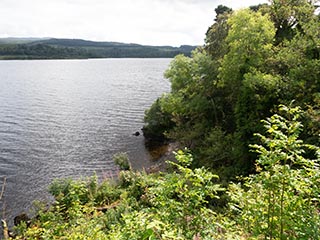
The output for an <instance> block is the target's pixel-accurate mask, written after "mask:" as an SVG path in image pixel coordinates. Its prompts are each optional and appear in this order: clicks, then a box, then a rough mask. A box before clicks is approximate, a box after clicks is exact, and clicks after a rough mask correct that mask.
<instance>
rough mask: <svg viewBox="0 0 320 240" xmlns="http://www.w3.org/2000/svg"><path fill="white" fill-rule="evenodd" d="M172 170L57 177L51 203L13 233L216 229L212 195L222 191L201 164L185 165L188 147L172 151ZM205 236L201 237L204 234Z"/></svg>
mask: <svg viewBox="0 0 320 240" xmlns="http://www.w3.org/2000/svg"><path fill="white" fill-rule="evenodd" d="M176 160H177V162H171V164H172V165H173V166H174V167H175V171H174V172H172V173H166V174H164V173H157V174H152V175H147V174H145V173H143V172H138V173H135V172H132V171H122V172H121V175H120V177H119V181H118V183H117V184H112V183H111V182H108V181H106V182H103V183H102V184H101V185H98V184H97V179H96V177H93V178H92V179H90V180H88V181H73V180H70V179H66V180H57V181H55V182H54V183H53V184H52V185H51V187H50V192H51V193H52V194H53V195H54V197H55V200H56V202H55V204H54V205H53V206H52V207H51V208H50V209H49V210H42V211H40V212H39V213H38V217H37V218H35V219H33V221H32V224H31V226H30V227H27V226H26V225H25V224H24V223H22V224H21V225H20V226H19V227H18V228H17V233H19V235H18V236H17V237H16V239H56V238H60V239H192V238H193V237H194V236H203V237H208V236H209V235H208V234H209V233H210V232H212V234H213V233H216V230H215V227H216V226H214V225H211V224H209V223H211V222H212V221H213V219H214V218H215V216H216V214H215V213H214V212H213V211H212V210H211V209H210V208H209V202H210V201H211V199H216V198H219V197H218V193H219V192H221V191H223V189H222V188H221V187H220V186H219V184H217V183H215V181H216V179H217V178H218V177H217V176H216V175H214V174H212V173H211V172H209V171H208V170H206V169H205V168H198V169H194V170H192V169H190V168H189V166H190V165H191V163H192V161H193V158H192V155H191V154H190V153H188V152H187V151H181V150H179V151H178V152H177V153H176ZM204 239H205V238H204Z"/></svg>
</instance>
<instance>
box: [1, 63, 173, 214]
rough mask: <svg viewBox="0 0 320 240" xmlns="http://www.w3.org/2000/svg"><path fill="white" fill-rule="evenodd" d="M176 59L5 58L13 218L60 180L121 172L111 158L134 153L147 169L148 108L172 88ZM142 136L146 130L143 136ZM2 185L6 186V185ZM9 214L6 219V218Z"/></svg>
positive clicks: (8, 201)
mask: <svg viewBox="0 0 320 240" xmlns="http://www.w3.org/2000/svg"><path fill="white" fill-rule="evenodd" d="M169 62H170V59H102V60H101V59H100V60H48V61H44V60H41V61H0V183H2V181H3V178H4V177H6V178H7V183H6V189H5V194H4V198H3V200H2V202H1V209H2V212H3V210H4V209H5V215H6V216H5V217H7V219H10V218H12V216H15V215H17V214H19V213H21V212H22V211H24V210H26V209H28V208H29V207H30V206H31V202H32V201H33V200H35V199H44V198H46V197H47V194H46V189H47V187H48V184H49V183H50V182H51V181H52V180H53V179H55V178H61V177H72V178H80V177H85V176H91V175H93V174H94V172H96V173H97V175H98V176H99V177H100V178H103V177H107V176H110V175H114V174H115V173H116V172H117V168H116V166H114V164H113V161H112V155H113V154H115V153H117V152H124V151H125V152H127V153H128V155H129V159H130V161H131V164H132V166H133V167H134V168H142V167H148V166H150V164H151V160H150V156H149V154H148V152H147V151H146V149H145V146H144V139H143V137H142V136H138V137H136V136H133V135H132V134H133V133H135V132H136V131H140V129H141V128H142V126H143V115H144V110H145V109H146V108H148V107H150V105H151V104H152V102H153V101H154V100H155V99H156V98H157V97H159V96H160V95H161V94H162V93H163V92H166V91H169V89H170V84H169V82H168V81H167V80H165V79H164V78H163V72H164V71H165V69H166V68H167V67H168V64H169ZM140 132H141V131H140ZM1 185H2V184H1ZM2 217H3V216H2Z"/></svg>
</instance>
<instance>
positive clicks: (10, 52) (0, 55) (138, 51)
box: [0, 38, 197, 60]
mask: <svg viewBox="0 0 320 240" xmlns="http://www.w3.org/2000/svg"><path fill="white" fill-rule="evenodd" d="M196 48H197V46H190V45H181V46H180V47H172V46H148V45H139V44H133V43H118V42H94V41H88V40H82V39H56V38H50V39H41V38H39V39H34V38H30V39H19V38H0V60H34V59H35V60H42V59H44V60H49V59H53V60H57V59H98V58H173V57H175V56H176V55H179V54H183V55H186V56H191V52H192V51H193V50H194V49H196Z"/></svg>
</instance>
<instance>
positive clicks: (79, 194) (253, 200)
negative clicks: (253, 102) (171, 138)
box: [15, 106, 320, 240]
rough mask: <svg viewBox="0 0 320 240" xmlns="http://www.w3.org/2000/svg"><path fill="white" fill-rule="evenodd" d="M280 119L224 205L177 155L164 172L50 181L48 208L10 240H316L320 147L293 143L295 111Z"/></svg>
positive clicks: (207, 178) (209, 177)
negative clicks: (114, 179)
mask: <svg viewBox="0 0 320 240" xmlns="http://www.w3.org/2000/svg"><path fill="white" fill-rule="evenodd" d="M281 112H283V113H282V115H278V114H274V115H273V116H272V117H270V118H267V120H265V121H263V123H264V125H265V127H266V130H267V131H266V133H267V135H266V136H265V135H262V134H257V135H258V137H259V138H260V140H261V141H262V145H260V144H254V145H252V146H251V147H252V149H254V151H256V152H257V153H258V154H259V157H258V159H257V165H256V167H257V169H256V170H257V174H255V175H250V176H248V177H245V178H240V182H238V183H232V184H230V185H229V186H228V191H227V193H228V198H226V196H224V194H225V189H224V188H222V187H221V184H220V183H219V178H218V176H217V175H215V174H213V173H212V172H210V171H209V170H208V169H206V168H204V167H201V168H195V169H192V168H191V166H192V163H193V161H194V160H193V156H192V154H191V153H190V151H189V150H187V149H185V150H184V151H183V150H179V151H177V152H176V153H175V155H176V161H174V162H169V163H170V164H171V166H172V171H171V172H167V173H162V172H158V173H153V174H150V175H148V174H146V173H145V172H133V171H121V172H120V175H119V179H118V181H117V182H112V181H110V180H106V181H104V182H102V184H100V185H99V184H98V183H97V177H96V176H94V177H92V178H91V179H88V180H86V181H83V180H82V181H73V180H70V179H66V180H57V181H55V182H54V183H53V184H52V185H51V187H50V192H51V193H52V194H53V195H54V197H55V200H56V201H55V203H54V204H53V205H52V206H51V207H50V209H44V210H40V211H39V212H38V214H37V217H36V218H34V219H33V220H32V222H31V225H30V226H27V225H26V223H24V222H22V223H21V224H20V225H19V226H18V227H16V234H17V236H16V237H15V239H111V240H112V239H114V240H118V239H124V240H126V239H137V240H138V239H154V240H156V239H175V240H176V239H193V240H194V239H208V240H209V239H235V240H236V239H239V240H240V239H318V238H319V234H320V232H319V229H320V214H319V211H318V209H319V204H320V202H319V201H320V198H319V196H320V192H319V187H320V175H319V161H320V148H319V147H316V146H314V145H310V144H305V143H304V142H303V141H302V140H300V139H299V134H300V133H301V132H302V124H301V122H299V121H298V119H299V117H300V116H301V112H302V111H301V109H300V108H299V107H286V106H281ZM216 131H217V132H218V131H219V130H218V129H217V130H216ZM220 134H222V133H220ZM306 149H309V151H311V152H312V155H313V158H312V159H311V158H310V159H309V158H307V157H305V155H306V151H305V150H306ZM220 197H222V198H223V199H221V200H220ZM220 201H223V203H225V202H226V201H228V203H229V204H228V205H227V204H221V202H220ZM228 206H229V207H228Z"/></svg>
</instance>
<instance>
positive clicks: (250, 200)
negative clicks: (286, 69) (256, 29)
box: [229, 106, 320, 239]
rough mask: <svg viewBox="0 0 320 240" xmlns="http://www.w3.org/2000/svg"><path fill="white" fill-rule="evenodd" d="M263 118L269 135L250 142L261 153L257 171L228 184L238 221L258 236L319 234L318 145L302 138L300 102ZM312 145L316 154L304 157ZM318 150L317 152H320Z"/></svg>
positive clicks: (317, 235)
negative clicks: (309, 157)
mask: <svg viewBox="0 0 320 240" xmlns="http://www.w3.org/2000/svg"><path fill="white" fill-rule="evenodd" d="M281 110H282V111H285V113H286V114H287V116H286V117H283V116H279V115H277V114H275V115H273V116H272V117H271V118H268V119H267V120H266V121H263V123H264V124H265V127H266V129H267V133H268V136H264V135H261V134H258V136H259V137H260V139H261V140H262V142H263V145H258V144H254V145H252V146H251V147H252V148H253V149H254V150H255V151H256V152H257V153H258V154H259V158H258V160H257V172H258V174H256V175H251V176H249V177H248V178H246V179H245V182H244V184H243V187H242V186H241V185H240V184H233V185H231V186H230V190H229V193H230V195H231V198H232V200H233V203H234V204H232V208H233V210H234V211H236V212H239V215H240V216H239V218H238V219H237V220H238V223H239V224H240V225H241V226H244V228H245V230H246V231H247V232H249V233H250V234H252V236H254V237H257V238H258V237H259V238H260V237H261V238H264V239H318V238H319V236H320V231H319V229H320V215H319V212H318V207H319V200H320V199H319V190H318V189H319V184H320V175H319V161H320V158H319V157H320V155H319V153H320V149H319V147H316V146H313V145H308V144H304V143H303V141H302V140H300V139H299V134H300V133H301V130H302V129H301V128H302V125H301V123H300V122H298V118H299V116H300V113H301V110H300V109H299V108H298V107H295V108H288V107H285V106H282V107H281ZM305 149H311V150H312V151H313V152H314V153H315V154H316V156H315V157H316V158H315V159H307V158H305V157H304V155H305ZM317 155H318V156H317Z"/></svg>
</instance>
